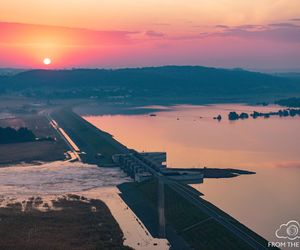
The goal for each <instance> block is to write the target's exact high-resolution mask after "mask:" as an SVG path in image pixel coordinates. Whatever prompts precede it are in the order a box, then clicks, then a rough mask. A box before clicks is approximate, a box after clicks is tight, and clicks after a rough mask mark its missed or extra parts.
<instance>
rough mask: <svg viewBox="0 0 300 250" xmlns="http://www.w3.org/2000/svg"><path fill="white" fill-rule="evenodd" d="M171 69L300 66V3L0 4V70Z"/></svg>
mask: <svg viewBox="0 0 300 250" xmlns="http://www.w3.org/2000/svg"><path fill="white" fill-rule="evenodd" d="M44 58H50V59H51V60H52V63H51V64H50V65H43V60H44ZM166 64H168V65H169V64H176V65H205V66H216V67H243V68H248V69H262V70H264V69H266V70H267V69H280V70H294V69H300V1H299V0H243V1H242V0H241V1H237V0H209V1H208V0H188V1H186V0H185V1H184V0H140V1H137V0H136V1H133V0H131V1H129V0H103V1H101V0H84V1H83V0H26V1H20V0H1V2H0V67H19V68H20V67H21V68H24V67H26V68H70V67H106V68H116V67H136V66H152V65H154V66H155V65H166Z"/></svg>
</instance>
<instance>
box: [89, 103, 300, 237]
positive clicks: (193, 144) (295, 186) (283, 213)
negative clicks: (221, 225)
mask: <svg viewBox="0 0 300 250" xmlns="http://www.w3.org/2000/svg"><path fill="white" fill-rule="evenodd" d="M278 109H280V107H276V106H269V107H255V106H246V105H229V104H228V105H212V106H176V107H171V108H166V110H165V111H162V112H158V113H156V114H157V116H155V117H153V116H149V115H114V116H108V115H106V116H85V117H84V118H85V119H86V120H88V121H89V122H91V123H92V124H94V125H95V126H97V127H99V128H100V129H102V130H105V131H107V132H109V133H111V134H113V135H114V136H115V138H116V139H117V140H119V141H121V142H122V143H123V144H125V145H126V146H128V147H130V148H134V149H136V150H139V151H166V152H167V164H168V166H169V167H174V168H176V167H203V166H206V167H219V168H240V169H245V170H252V171H255V172H256V174H255V175H248V176H247V175H246V176H240V177H237V178H230V179H211V180H207V179H206V180H205V181H204V183H203V184H199V185H194V187H195V188H197V189H198V190H200V191H201V192H202V193H204V195H205V196H204V198H205V199H207V200H209V201H211V202H212V203H214V204H215V205H217V206H218V207H220V208H221V209H223V210H225V211H226V212H228V213H229V214H231V215H232V216H233V217H235V218H236V219H238V220H240V221H241V222H242V223H244V224H245V225H247V226H248V227H250V228H251V229H253V230H254V231H256V232H257V233H259V234H261V235H262V236H264V237H266V238H267V239H268V240H276V238H275V231H276V229H277V228H278V227H279V226H280V224H282V223H286V222H288V221H289V220H299V218H300V196H299V193H298V192H299V189H300V183H299V178H300V149H299V148H300V134H299V133H298V131H300V118H299V117H294V118H292V117H287V118H279V117H271V118H269V119H264V118H257V119H252V118H249V119H247V120H238V121H229V120H228V118H227V115H228V113H229V112H230V111H237V112H242V111H245V112H248V113H250V112H252V111H253V110H256V111H271V110H278ZM218 114H221V115H222V117H223V119H222V121H221V122H218V121H217V120H214V119H212V117H213V116H217V115H218ZM200 117H202V118H200Z"/></svg>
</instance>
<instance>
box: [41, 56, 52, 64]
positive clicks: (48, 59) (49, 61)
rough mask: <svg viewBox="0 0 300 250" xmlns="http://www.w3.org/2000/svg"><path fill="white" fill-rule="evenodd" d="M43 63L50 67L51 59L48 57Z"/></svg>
mask: <svg viewBox="0 0 300 250" xmlns="http://www.w3.org/2000/svg"><path fill="white" fill-rule="evenodd" d="M43 63H44V64H45V65H49V64H51V59H50V58H48V57H46V58H44V60H43Z"/></svg>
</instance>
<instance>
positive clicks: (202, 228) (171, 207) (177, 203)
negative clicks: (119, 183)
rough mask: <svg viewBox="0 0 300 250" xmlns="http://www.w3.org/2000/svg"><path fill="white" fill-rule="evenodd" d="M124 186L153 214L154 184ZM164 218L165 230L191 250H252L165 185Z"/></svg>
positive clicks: (155, 205)
mask: <svg viewBox="0 0 300 250" xmlns="http://www.w3.org/2000/svg"><path fill="white" fill-rule="evenodd" d="M125 185H126V186H127V192H129V193H130V192H133V193H134V192H137V193H138V194H139V195H140V196H142V197H143V198H144V199H145V200H146V201H147V203H148V205H149V207H150V208H149V209H151V210H152V211H153V210H157V182H156V181H154V180H152V181H148V182H143V183H126V184H125ZM125 195H126V194H125ZM198 198H199V197H198ZM199 199H200V200H201V201H202V202H203V203H204V204H205V205H206V206H209V207H210V208H212V209H214V210H215V211H216V212H217V213H219V215H220V216H222V217H224V218H226V219H228V220H230V221H231V222H232V223H234V224H235V225H236V226H238V227H239V228H240V229H241V230H243V231H244V232H247V233H248V234H249V235H251V237H253V238H255V239H256V240H257V241H258V242H260V243H262V244H263V245H267V241H266V240H265V239H263V238H262V237H260V236H259V235H257V234H256V233H255V232H253V231H251V230H250V229H249V228H247V227H245V226H244V225H242V224H241V223H239V222H238V221H237V220H235V219H234V218H232V217H231V216H229V215H228V214H226V213H225V212H223V211H222V210H220V209H218V208H217V207H215V206H214V205H213V204H211V203H209V202H207V201H205V200H203V199H201V198H199ZM137 212H138V211H137ZM152 213H153V212H152ZM165 218H166V224H167V227H168V226H169V227H171V228H173V229H174V230H175V231H176V233H177V234H178V235H179V236H181V237H182V238H183V239H184V240H185V241H186V242H187V243H188V245H189V246H190V247H191V248H193V249H252V248H251V247H250V246H249V245H248V244H247V243H245V242H244V241H243V240H241V239H240V238H239V237H237V236H235V235H234V234H233V233H232V232H231V231H229V230H228V229H227V228H225V227H224V226H222V225H221V224H220V223H219V222H217V221H216V220H214V219H213V218H211V217H209V216H208V215H207V214H206V213H205V212H203V211H202V210H201V209H199V208H198V207H196V206H195V205H193V204H191V203H190V202H189V201H188V200H187V199H186V198H185V197H183V196H181V195H179V194H178V193H177V192H174V190H173V189H172V188H171V187H170V186H168V185H167V184H165ZM156 219H157V218H156ZM167 237H168V230H167Z"/></svg>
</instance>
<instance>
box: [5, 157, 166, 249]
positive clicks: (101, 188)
mask: <svg viewBox="0 0 300 250" xmlns="http://www.w3.org/2000/svg"><path fill="white" fill-rule="evenodd" d="M128 181H131V179H130V178H128V177H127V176H126V174H125V173H124V172H122V171H121V170H120V169H117V168H99V167H97V166H95V165H89V164H83V163H81V162H73V163H72V162H67V161H64V162H62V161H56V162H51V163H44V164H41V165H15V166H10V167H3V168H0V207H5V206H7V205H8V204H11V203H15V202H22V201H28V199H29V198H31V197H41V198H42V200H43V202H44V203H47V204H48V205H49V207H50V208H51V209H54V210H55V209H56V208H55V207H53V206H52V202H51V201H52V200H55V199H57V198H59V197H60V196H62V195H66V194H77V195H83V196H85V197H87V198H89V199H100V200H102V201H104V202H105V204H106V205H107V206H108V208H109V209H110V211H111V213H112V215H113V216H114V218H115V219H116V220H117V222H118V224H119V225H120V227H121V229H122V231H123V234H124V238H125V241H124V244H125V245H128V246H131V247H133V248H135V249H143V250H153V249H169V246H168V241H167V240H164V239H156V238H153V237H152V236H151V234H150V233H149V232H148V231H147V229H146V228H145V226H144V225H143V223H142V222H140V221H139V219H138V218H136V216H135V214H134V213H133V212H132V211H131V210H130V209H129V208H128V207H127V205H126V204H125V203H124V202H123V200H122V199H121V197H120V196H119V190H118V189H117V187H116V185H118V184H121V183H123V182H128ZM37 209H39V210H41V211H43V210H44V209H43V206H42V205H41V206H39V207H37ZM154 244H155V245H154Z"/></svg>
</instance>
